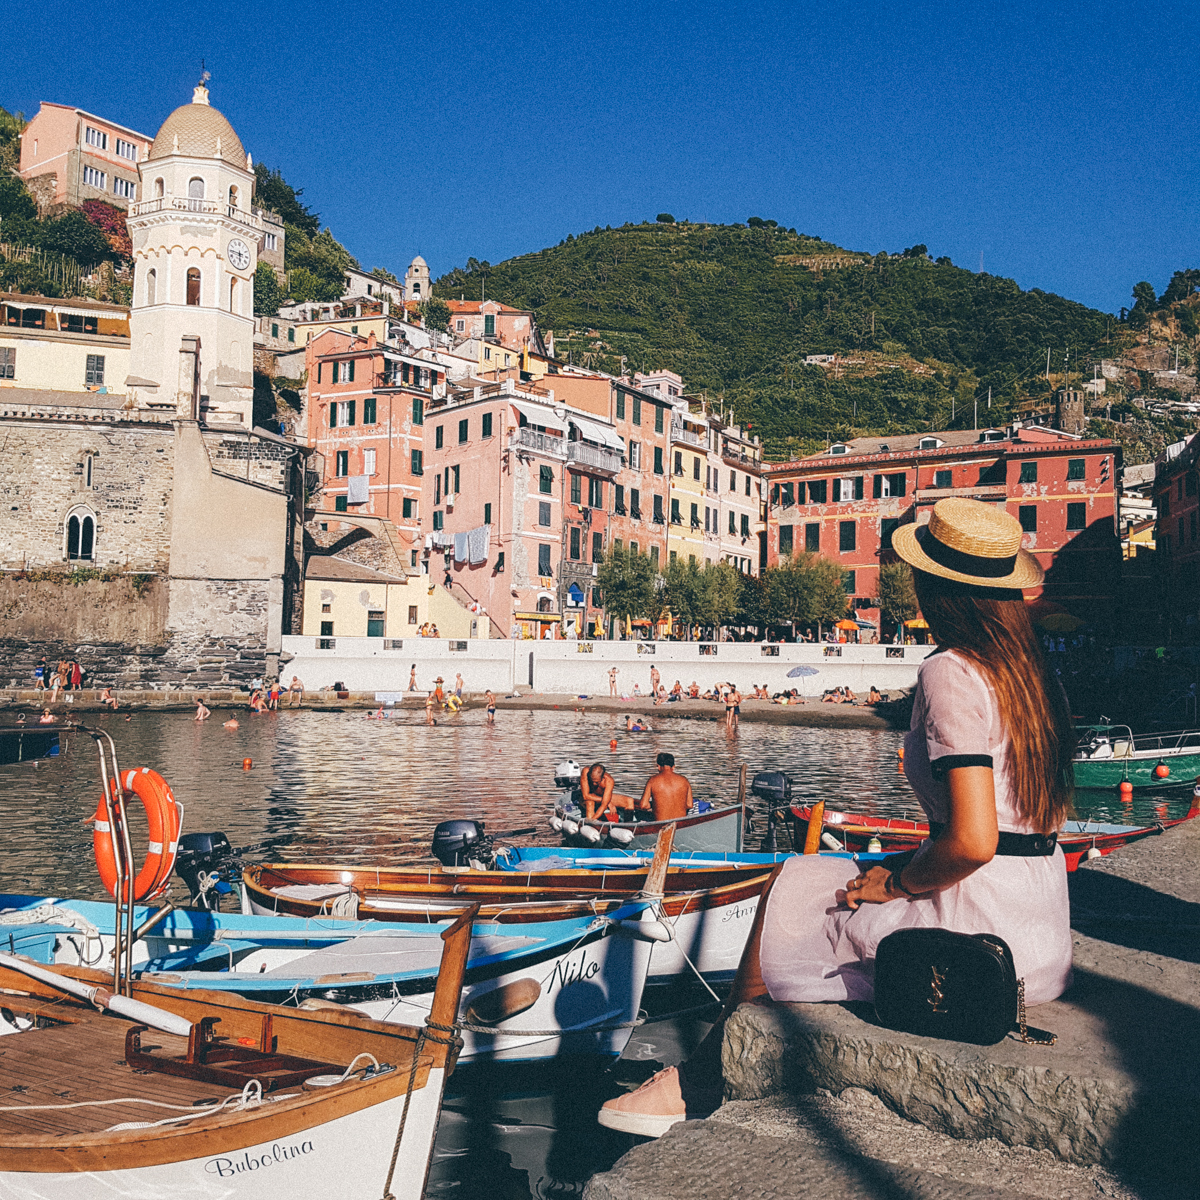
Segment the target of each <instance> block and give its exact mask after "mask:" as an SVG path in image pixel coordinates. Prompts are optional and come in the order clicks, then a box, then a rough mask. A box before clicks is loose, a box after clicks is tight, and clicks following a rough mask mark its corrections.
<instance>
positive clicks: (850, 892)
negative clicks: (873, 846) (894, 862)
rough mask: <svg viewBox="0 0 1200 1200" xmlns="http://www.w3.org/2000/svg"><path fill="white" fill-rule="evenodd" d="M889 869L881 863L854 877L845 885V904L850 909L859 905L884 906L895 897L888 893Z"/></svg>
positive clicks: (890, 875)
mask: <svg viewBox="0 0 1200 1200" xmlns="http://www.w3.org/2000/svg"><path fill="white" fill-rule="evenodd" d="M891 877H892V872H891V870H890V868H888V867H885V866H884V865H883V864H882V863H876V864H875V865H874V866H872V867H870V868H868V869H867V870H866V871H863V872H862V873H861V874H859V875H856V876H855V877H854V878H853V879H851V880H850V882H849V883H847V884H846V904H847V905H848V906H849V907H850V908H858V906H859V905H860V904H886V903H887V902H888V901H889V900H895V899H896V897H895V896H893V895H892V893H891V892H890V891H888V886H887V885H888V880H889V879H891Z"/></svg>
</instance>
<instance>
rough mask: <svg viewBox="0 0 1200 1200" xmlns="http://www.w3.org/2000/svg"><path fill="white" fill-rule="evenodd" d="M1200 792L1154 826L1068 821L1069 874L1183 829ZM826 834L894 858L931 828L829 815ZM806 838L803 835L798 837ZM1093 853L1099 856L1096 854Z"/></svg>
mask: <svg viewBox="0 0 1200 1200" xmlns="http://www.w3.org/2000/svg"><path fill="white" fill-rule="evenodd" d="M1198 793H1200V788H1198V789H1197V791H1196V792H1193V795H1192V806H1191V808H1189V809H1188V811H1187V814H1186V815H1185V816H1182V817H1176V818H1174V819H1172V820H1169V821H1156V822H1154V824H1153V825H1118V824H1110V823H1107V822H1098V821H1067V822H1066V823H1065V824H1064V825H1063V829H1062V832H1061V833H1060V834H1059V835H1058V844H1059V846H1060V847H1061V848H1062V852H1063V855H1064V856H1065V857H1066V860H1067V870H1068V871H1074V870H1075V869H1076V868H1077V867H1078V866H1079V864H1080V863H1081V862H1082V861H1083V860H1084V859H1086V858H1088V857H1091V858H1095V857H1096V855H1097V854H1100V855H1106V854H1111V853H1112V852H1113V851H1114V850H1119V849H1120V848H1121V847H1122V846H1127V845H1129V843H1130V842H1136V841H1140V840H1141V839H1142V838H1146V837H1151V836H1152V835H1153V834H1156V833H1163V832H1164V831H1166V830H1168V829H1171V828H1174V826H1176V825H1182V824H1183V823H1184V822H1185V821H1190V820H1192V819H1193V818H1194V817H1196V816H1197V815H1200V795H1198ZM791 812H792V817H793V820H794V822H795V824H796V825H797V826H801V827H803V826H807V824H808V821H809V818H810V816H811V815H812V810H811V808H809V807H808V806H807V805H799V804H797V805H793V806H792V810H791ZM822 831H823V833H824V834H828V835H829V836H830V838H831V840H833V841H835V842H836V843H838V844H840V845H842V846H844V847H845V848H846V849H847V850H851V851H857V850H866V849H867V848H868V847H869V845H870V843H871V842H872V841H873V840H878V842H879V844H880V848H881V849H882V850H884V851H886V852H888V853H891V854H894V853H897V852H898V851H901V850H912V849H914V848H915V847H917V846H919V845H920V844H921V842H923V841H924V840H925V839H926V838H927V837H928V836H929V825H928V824H927V823H925V822H923V821H912V820H908V819H906V818H903V817H876V816H870V815H867V814H864V813H844V812H832V811H826V813H825V817H824V822H823V830H822ZM794 836H802V835H794ZM1092 851H1095V852H1096V853H1095V854H1093V853H1092Z"/></svg>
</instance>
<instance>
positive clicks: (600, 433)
mask: <svg viewBox="0 0 1200 1200" xmlns="http://www.w3.org/2000/svg"><path fill="white" fill-rule="evenodd" d="M567 420H568V421H570V422H571V424H572V425H574V426H575V428H576V429H578V430H579V432H580V434H581V435H582V436H583V438H584V439H585V440H586V441H589V442H596V443H598V444H599V445H601V446H607V447H608V448H609V449H610V450H620V451H621V452H622V453H624V451H625V443H624V442H623V441H621V439H620V438H619V437H618V436H617V431H616V430H615V429H611V428H608V427H607V426H604V425H601V424H600V423H599V422H598V421H589V420H588V419H587V418H586V417H577V416H576V415H575V414H574V413H571V414H570V415H569V416H568V417H567Z"/></svg>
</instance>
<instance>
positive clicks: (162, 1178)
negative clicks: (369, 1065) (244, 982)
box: [0, 1069, 445, 1200]
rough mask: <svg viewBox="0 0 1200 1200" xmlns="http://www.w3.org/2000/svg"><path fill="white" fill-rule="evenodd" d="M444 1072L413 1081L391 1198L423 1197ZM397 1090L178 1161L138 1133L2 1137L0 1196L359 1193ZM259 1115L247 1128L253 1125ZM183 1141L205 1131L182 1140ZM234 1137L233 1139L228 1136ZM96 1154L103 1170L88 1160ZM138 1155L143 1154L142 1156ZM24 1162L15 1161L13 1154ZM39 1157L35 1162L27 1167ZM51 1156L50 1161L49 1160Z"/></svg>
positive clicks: (374, 1171) (166, 1198)
mask: <svg viewBox="0 0 1200 1200" xmlns="http://www.w3.org/2000/svg"><path fill="white" fill-rule="evenodd" d="M444 1076H445V1073H444V1071H442V1070H441V1069H436V1070H431V1071H430V1072H429V1077H428V1079H427V1080H426V1083H425V1086H424V1087H422V1088H418V1089H415V1090H414V1091H413V1094H412V1100H411V1101H410V1104H409V1112H408V1118H407V1120H406V1121H405V1126H404V1138H403V1141H402V1142H401V1145H400V1153H399V1155H398V1157H397V1160H396V1173H395V1175H394V1177H393V1179H392V1188H391V1190H392V1193H393V1195H395V1197H396V1200H420V1198H421V1195H422V1193H423V1191H424V1186H425V1176H426V1172H427V1170H428V1164H429V1159H430V1155H431V1152H432V1147H433V1139H434V1135H435V1133H436V1131H437V1124H438V1115H439V1113H440V1111H441V1101H442V1090H443V1085H444ZM403 1110H404V1095H403V1092H401V1094H400V1095H397V1096H393V1097H392V1098H391V1099H390V1100H386V1101H384V1102H383V1103H380V1104H375V1105H373V1106H371V1107H370V1108H366V1109H363V1110H361V1111H359V1112H355V1113H349V1114H346V1115H344V1116H341V1117H337V1118H335V1119H334V1120H331V1121H329V1122H327V1123H325V1124H322V1125H320V1126H318V1127H316V1128H311V1129H300V1130H298V1131H296V1132H290V1133H289V1132H285V1131H283V1129H281V1131H280V1133H279V1134H278V1136H270V1137H267V1138H265V1139H261V1140H260V1139H259V1138H257V1137H256V1136H252V1137H251V1138H250V1140H248V1141H247V1142H245V1144H242V1145H238V1146H231V1145H229V1144H228V1139H219V1138H214V1139H212V1148H211V1149H210V1150H207V1151H204V1152H202V1153H199V1154H189V1155H188V1157H185V1158H181V1159H179V1160H178V1161H175V1162H156V1161H154V1158H155V1156H156V1155H158V1154H169V1153H172V1152H173V1151H172V1147H171V1145H170V1142H171V1140H175V1139H166V1140H164V1141H163V1142H162V1143H161V1148H160V1144H159V1143H158V1142H156V1141H153V1140H141V1141H139V1142H135V1143H132V1144H130V1145H128V1146H127V1147H114V1146H113V1145H112V1144H111V1143H109V1144H107V1145H106V1146H104V1148H103V1152H102V1154H96V1155H92V1154H87V1153H86V1152H81V1151H79V1150H78V1149H76V1148H74V1147H63V1148H62V1149H61V1150H55V1151H52V1152H49V1153H48V1154H42V1153H38V1152H30V1151H29V1150H27V1149H21V1148H18V1147H13V1148H12V1149H11V1150H10V1149H9V1148H8V1147H5V1146H2V1145H0V1200H96V1197H98V1196H113V1197H120V1196H127V1197H131V1198H132V1197H136V1198H137V1200H202V1198H203V1200H210V1198H212V1197H218V1196H219V1197H221V1200H296V1198H297V1197H300V1196H320V1197H322V1198H323V1200H362V1198H363V1197H364V1196H376V1195H382V1194H383V1185H384V1181H385V1180H386V1178H387V1170H388V1164H389V1162H390V1161H391V1156H392V1147H393V1144H394V1143H395V1140H396V1131H397V1130H398V1128H399V1126H400V1117H401V1114H402V1112H403ZM265 1123H266V1122H265V1121H263V1122H257V1123H256V1124H255V1125H253V1126H248V1129H251V1130H253V1129H257V1127H258V1126H259V1125H262V1124H265ZM186 1140H187V1141H188V1142H189V1143H191V1142H194V1141H197V1140H199V1141H201V1142H203V1140H204V1139H203V1138H199V1139H197V1138H188V1139H186ZM234 1140H235V1141H236V1140H237V1139H234ZM97 1157H102V1159H103V1161H104V1163H105V1164H111V1166H109V1167H108V1169H103V1168H102V1167H101V1166H100V1165H99V1164H97V1163H96V1162H95V1161H94V1159H95V1158H97ZM137 1160H141V1161H140V1162H139V1161H137ZM19 1161H23V1162H25V1163H27V1164H31V1169H24V1170H22V1169H15V1170H14V1169H12V1168H13V1166H14V1165H15V1163H16V1162H19ZM35 1162H36V1164H37V1165H36V1166H32V1164H33V1163H35ZM56 1162H57V1167H56Z"/></svg>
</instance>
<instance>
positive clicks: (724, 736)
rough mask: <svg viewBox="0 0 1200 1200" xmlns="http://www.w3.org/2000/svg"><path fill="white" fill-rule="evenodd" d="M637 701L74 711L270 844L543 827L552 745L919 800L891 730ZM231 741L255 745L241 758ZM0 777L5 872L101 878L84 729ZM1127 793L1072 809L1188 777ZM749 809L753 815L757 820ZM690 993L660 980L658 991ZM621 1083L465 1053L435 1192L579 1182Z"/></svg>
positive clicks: (890, 799) (226, 823) (616, 1149)
mask: <svg viewBox="0 0 1200 1200" xmlns="http://www.w3.org/2000/svg"><path fill="white" fill-rule="evenodd" d="M650 719H651V721H652V723H653V724H654V725H655V727H656V731H655V732H653V733H647V734H632V735H631V734H626V733H625V731H624V722H623V721H622V720H621V719H619V718H618V717H617V716H616V715H615V714H613V715H610V714H598V715H592V714H587V715H581V714H579V713H576V712H574V711H573V710H572V709H571V708H570V707H569V706H568V707H566V708H564V709H563V711H561V712H535V713H531V712H505V711H503V710H502V711H501V712H500V713H499V714H498V716H497V723H496V725H494V726H487V725H486V724H485V723H484V714H483V712H482V711H481V710H479V709H477V708H473V709H470V710H468V711H466V712H464V713H462V714H461V715H459V716H457V717H449V718H446V719H445V720H443V722H442V723H441V724H439V725H438V726H436V727H432V728H431V727H429V726H426V725H425V724H424V723H423V720H422V718H421V717H420V716H418V715H417V714H415V713H414V714H409V713H404V714H401V715H397V716H396V717H394V718H392V719H389V720H383V721H375V720H368V719H367V718H366V717H365V714H363V713H362V712H347V713H340V714H338V713H315V712H296V713H289V712H286V711H285V712H282V713H277V714H266V715H263V716H256V717H251V716H249V715H246V716H245V717H243V718H242V724H241V727H240V728H239V729H237V730H232V731H230V730H225V729H223V728H221V726H220V724H219V723H218V722H217V721H216V720H215V719H213V720H210V721H208V722H204V723H197V722H195V721H193V720H191V718H190V716H188V715H187V714H183V713H147V714H140V713H139V714H136V715H134V717H133V719H132V720H130V721H126V720H125V717H124V715H123V714H120V713H117V714H110V715H108V716H99V715H97V716H89V718H88V720H89V723H92V724H94V725H97V726H101V727H105V728H107V729H109V730H110V731H111V732H112V734H113V736H114V738H115V739H116V741H117V749H118V753H119V755H120V762H121V765H122V767H124V768H126V769H128V768H130V767H134V766H146V767H152V768H154V769H155V770H156V771H158V772H160V774H162V775H163V777H164V778H165V779H167V781H168V782H169V783H170V784H171V786H172V788H173V789H174V790H175V793H176V795H177V796H178V797H179V799H180V800H181V801H182V802H183V803H184V805H185V808H186V813H185V817H184V829H185V831H187V832H197V831H200V830H217V829H219V830H223V831H224V832H225V833H226V834H227V835H228V836H229V840H230V841H231V842H232V843H233V844H234V845H235V846H238V845H245V844H249V843H254V842H260V841H266V842H269V843H270V844H271V847H272V849H271V850H269V851H267V852H266V854H265V855H264V857H287V858H292V859H298V860H307V861H327V862H339V861H352V862H360V863H361V862H371V863H381V864H397V863H403V862H406V861H414V860H422V861H426V862H427V861H429V858H428V846H429V839H430V836H431V834H432V832H433V827H434V826H435V825H436V824H437V823H438V822H439V821H443V820H446V819H448V818H450V817H479V818H482V819H484V820H486V821H487V823H488V827H489V828H490V829H492V830H502V829H512V828H516V827H519V826H526V825H536V826H537V827H538V830H539V832H538V834H537V835H536V837H534V838H532V839H528V840H531V841H541V842H549V841H551V840H552V834H551V831H550V829H549V827H548V826H547V825H546V821H545V818H546V815H547V812H548V806H549V803H550V801H551V799H552V797H553V795H554V768H555V766H556V764H557V763H559V762H561V761H562V760H563V759H567V758H571V759H575V760H576V761H577V762H579V763H581V764H584V765H586V764H588V763H590V762H592V761H595V760H601V761H603V762H605V763H607V764H608V766H609V769H610V770H611V771H612V773H613V775H614V776H615V777H616V780H617V787H618V790H621V791H626V792H633V793H635V794H638V793H640V790H641V788H642V786H643V784H644V783H645V781H646V779H647V777H648V776H649V775H650V774H651V773H653V771H654V769H655V768H654V757H655V755H656V754H657V753H658V752H659V751H661V750H669V751H670V752H671V753H673V754H674V755H675V756H676V759H677V762H678V766H679V769H680V770H681V771H682V772H683V773H684V774H686V775H688V776H689V777H690V778H691V780H692V784H693V788H694V790H695V792H696V795H697V796H698V797H700V798H702V799H708V800H717V801H720V800H727V799H730V798H732V797H733V796H734V794H735V793H736V789H737V782H738V771H739V768H740V766H741V764H742V763H743V762H745V763H746V764H747V767H748V769H749V773H750V775H751V776H753V774H754V772H756V771H760V770H783V771H786V772H787V773H788V774H789V775H791V777H792V779H793V782H794V784H795V796H796V799H797V800H809V799H817V798H819V797H824V799H825V800H826V801H827V802H828V804H829V806H830V807H831V808H843V809H852V810H857V811H867V812H872V813H878V814H881V815H894V816H901V815H916V814H917V813H918V811H919V810H918V809H917V806H916V804H915V802H914V800H913V798H912V793H911V791H910V790H909V788H908V785H907V783H906V782H905V780H904V777H903V776H902V775H901V774H899V773H898V772H897V769H896V766H897V753H896V752H897V749H898V747H899V745H900V741H901V734H900V733H898V732H884V731H878V730H861V729H800V728H792V727H786V726H773V725H755V724H746V725H743V726H742V727H741V729H740V731H738V732H736V733H732V734H731V733H729V732H727V731H726V729H725V726H724V723H723V722H722V723H717V722H709V721H685V720H680V719H678V718H671V719H666V718H664V717H661V716H659V715H658V714H657V713H655V712H654V711H653V710H651V714H650ZM610 738H615V739H616V740H617V748H616V750H612V751H610V750H609V748H608V746H609V739H610ZM245 758H250V759H251V760H253V767H252V769H251V770H249V771H244V770H243V769H242V760H243V759H245ZM0 786H2V787H3V788H4V791H5V796H6V799H7V801H8V803H7V805H6V811H5V840H4V857H3V860H2V867H3V872H2V878H0V887H2V888H3V890H5V891H8V892H30V893H34V894H40V895H66V896H80V897H87V898H91V899H99V898H101V896H102V895H103V892H102V890H101V886H100V882H99V877H98V876H97V874H96V869H95V866H94V864H93V861H92V833H91V826H90V825H87V824H84V820H85V819H86V818H87V817H90V816H91V814H92V813H93V812H94V811H95V808H96V801H97V800H98V799H99V795H100V788H99V783H98V770H97V759H96V754H95V750H94V748H93V746H92V743H91V740H90V739H88V738H87V737H85V736H81V735H79V734H75V735H72V737H71V741H70V746H69V750H68V753H67V755H66V757H65V758H64V759H62V760H59V761H56V762H52V763H47V764H45V765H43V766H31V765H29V764H25V765H20V766H9V767H3V768H0ZM1135 796H1136V798H1135V799H1134V800H1133V801H1132V802H1131V803H1122V802H1121V800H1120V799H1119V797H1118V795H1117V793H1116V792H1115V791H1114V792H1092V793H1081V794H1080V795H1079V796H1078V797H1077V798H1076V806H1077V809H1078V812H1079V815H1080V816H1094V817H1097V818H1101V819H1109V820H1115V821H1126V822H1129V821H1137V822H1149V821H1153V820H1154V819H1156V818H1163V817H1166V816H1168V815H1169V816H1178V815H1182V814H1183V813H1184V812H1185V811H1186V809H1187V806H1188V801H1189V799H1190V786H1184V787H1176V788H1172V789H1164V790H1163V791H1162V792H1161V793H1159V792H1156V793H1153V794H1148V793H1140V792H1139V793H1136V794H1135ZM753 803H755V802H754V801H753V800H752V804H753ZM760 816H761V813H760ZM763 826H764V823H763V821H762V820H761V819H760V820H759V821H758V822H757V823H756V829H757V830H758V832H759V834H760V835H761V832H762V829H763ZM138 841H139V842H144V835H142V836H141V837H139V838H138ZM748 848H749V849H756V848H757V846H755V845H753V844H752V845H751V846H749V847H748ZM696 999H697V998H696V997H680V998H673V999H672V1007H674V1008H676V1009H683V1008H685V1007H687V1006H688V1005H689V1004H691V1003H695V1002H696ZM703 1029H704V1027H703V1026H701V1025H699V1024H698V1023H697V1022H696V1021H695V1020H690V1019H689V1020H681V1021H675V1022H670V1021H668V1022H659V1023H658V1024H655V1025H647V1026H643V1027H642V1028H641V1029H640V1030H637V1031H636V1033H635V1037H634V1039H633V1040H632V1041H631V1042H630V1045H629V1047H628V1049H627V1050H626V1052H625V1056H624V1058H623V1060H622V1062H621V1063H620V1064H618V1066H617V1067H616V1068H614V1070H615V1071H616V1072H618V1073H621V1074H623V1075H624V1076H626V1077H631V1078H637V1079H638V1080H640V1079H642V1078H646V1077H648V1075H649V1074H650V1072H651V1071H652V1070H654V1069H656V1067H657V1066H659V1065H663V1064H665V1063H671V1062H677V1061H679V1060H680V1059H681V1058H682V1057H685V1056H686V1052H687V1051H688V1050H689V1049H690V1047H691V1046H692V1045H694V1044H695V1042H696V1041H698V1039H699V1037H700V1036H701V1035H702V1033H703ZM616 1091H617V1087H616V1084H615V1083H614V1075H613V1074H610V1073H606V1071H605V1068H604V1066H603V1064H596V1063H591V1064H588V1065H586V1066H581V1065H579V1064H568V1063H557V1064H551V1065H550V1066H549V1067H546V1068H542V1069H539V1070H536V1071H535V1070H529V1069H526V1068H521V1067H513V1066H505V1067H499V1068H495V1067H489V1066H488V1065H487V1064H479V1065H477V1066H472V1067H470V1068H469V1069H464V1070H463V1071H462V1072H460V1073H459V1074H458V1075H456V1076H455V1077H454V1079H453V1080H452V1081H451V1096H450V1098H449V1100H448V1102H447V1113H446V1117H445V1120H444V1122H443V1126H442V1130H441V1132H440V1133H439V1138H438V1148H437V1153H436V1155H435V1161H434V1166H433V1174H432V1177H431V1183H430V1194H431V1195H436V1194H439V1193H440V1194H447V1193H449V1194H452V1195H454V1196H455V1197H462V1198H463V1200H468V1198H473V1197H476V1196H478V1197H480V1200H509V1198H510V1197H512V1198H514V1200H525V1198H526V1197H529V1196H538V1197H556V1196H570V1195H576V1194H579V1193H581V1192H582V1190H583V1186H584V1183H585V1182H586V1180H587V1179H588V1177H589V1176H590V1175H592V1174H593V1173H594V1172H595V1171H598V1170H603V1169H605V1168H606V1167H608V1166H609V1165H611V1164H612V1163H613V1162H615V1161H616V1159H617V1158H619V1157H620V1155H621V1154H623V1153H624V1152H625V1151H626V1150H627V1149H629V1147H630V1145H631V1144H632V1142H631V1139H629V1138H628V1137H624V1136H623V1135H619V1134H616V1133H613V1132H612V1131H611V1130H605V1129H603V1128H602V1127H600V1126H599V1125H597V1124H596V1121H595V1111H596V1109H597V1108H598V1107H599V1105H600V1103H601V1102H602V1101H603V1100H605V1099H607V1098H608V1097H609V1096H611V1095H613V1094H615V1093H616Z"/></svg>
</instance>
